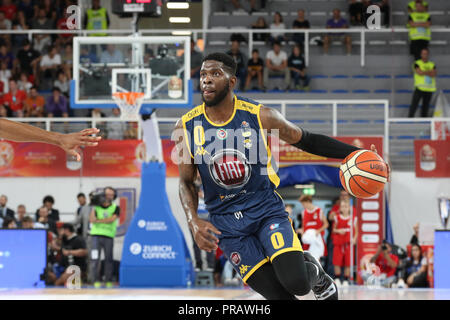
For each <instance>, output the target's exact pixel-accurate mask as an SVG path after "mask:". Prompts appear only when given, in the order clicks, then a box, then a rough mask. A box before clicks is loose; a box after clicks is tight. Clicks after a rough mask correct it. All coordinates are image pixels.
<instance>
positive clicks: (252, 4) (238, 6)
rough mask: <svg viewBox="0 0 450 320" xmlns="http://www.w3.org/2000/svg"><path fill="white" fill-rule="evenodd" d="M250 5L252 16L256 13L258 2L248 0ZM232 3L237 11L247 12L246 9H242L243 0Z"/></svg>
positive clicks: (234, 0) (233, 0)
mask: <svg viewBox="0 0 450 320" xmlns="http://www.w3.org/2000/svg"><path fill="white" fill-rule="evenodd" d="M248 2H249V4H250V11H249V13H250V14H252V13H253V12H255V11H256V0H248ZM231 3H232V4H233V7H234V9H235V10H237V11H245V10H244V8H242V4H241V0H231Z"/></svg>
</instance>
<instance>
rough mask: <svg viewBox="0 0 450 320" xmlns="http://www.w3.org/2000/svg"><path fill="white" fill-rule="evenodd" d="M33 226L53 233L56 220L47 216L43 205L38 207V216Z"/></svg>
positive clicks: (46, 210)
mask: <svg viewBox="0 0 450 320" xmlns="http://www.w3.org/2000/svg"><path fill="white" fill-rule="evenodd" d="M33 227H34V228H37V229H47V230H49V231H51V232H53V233H54V234H57V231H56V222H55V221H54V220H53V219H50V218H49V213H48V208H47V207H44V206H43V207H41V208H39V209H38V217H37V219H36V222H35V223H34V226H33Z"/></svg>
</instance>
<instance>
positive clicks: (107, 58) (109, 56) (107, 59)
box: [100, 44, 123, 63]
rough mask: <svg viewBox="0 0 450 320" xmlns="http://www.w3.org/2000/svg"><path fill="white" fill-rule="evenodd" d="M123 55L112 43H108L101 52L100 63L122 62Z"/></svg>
mask: <svg viewBox="0 0 450 320" xmlns="http://www.w3.org/2000/svg"><path fill="white" fill-rule="evenodd" d="M122 62H123V55H122V52H121V51H120V50H117V49H116V46H115V45H113V44H108V45H107V46H106V50H105V51H103V52H102V55H101V57H100V63H122Z"/></svg>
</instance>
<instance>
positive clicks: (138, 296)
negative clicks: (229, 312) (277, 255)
mask: <svg viewBox="0 0 450 320" xmlns="http://www.w3.org/2000/svg"><path fill="white" fill-rule="evenodd" d="M339 294H340V299H341V300H450V289H372V288H366V287H361V286H351V287H349V288H344V289H342V288H341V289H339ZM47 299H48V300H185V299H188V300H261V299H262V297H261V296H260V295H259V294H257V293H255V292H253V291H252V290H251V289H248V288H237V289H227V288H221V289H197V288H193V289H158V288H149V289H144V288H143V289H127V288H111V289H94V288H81V289H66V288H42V289H0V300H47ZM301 299H303V300H314V297H313V295H312V294H309V295H307V296H304V297H301Z"/></svg>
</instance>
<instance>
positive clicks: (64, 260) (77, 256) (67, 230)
mask: <svg viewBox="0 0 450 320" xmlns="http://www.w3.org/2000/svg"><path fill="white" fill-rule="evenodd" d="M62 229H63V234H62V241H61V245H60V246H58V245H57V244H54V245H53V249H56V250H58V251H60V253H61V259H60V265H61V266H62V267H63V268H64V272H63V273H62V274H61V275H60V276H59V277H58V278H57V276H56V275H55V274H54V273H53V272H49V275H48V276H49V278H48V280H49V283H51V284H54V285H55V286H64V285H65V284H66V281H67V280H68V278H69V277H70V276H71V275H72V274H73V271H70V272H68V270H67V268H68V267H69V266H77V267H79V268H80V271H81V279H83V280H85V279H86V271H87V254H88V250H87V247H86V241H85V240H84V239H83V237H81V236H79V235H77V234H76V233H75V229H74V227H73V225H72V224H70V223H64V224H63V227H62ZM81 279H80V280H81Z"/></svg>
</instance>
